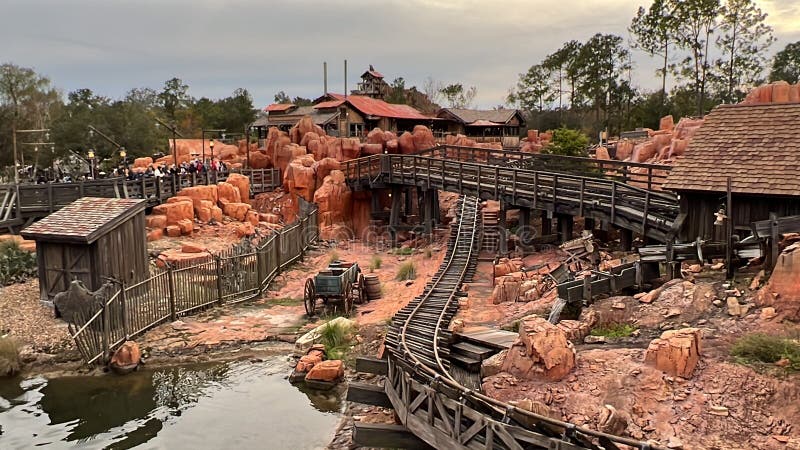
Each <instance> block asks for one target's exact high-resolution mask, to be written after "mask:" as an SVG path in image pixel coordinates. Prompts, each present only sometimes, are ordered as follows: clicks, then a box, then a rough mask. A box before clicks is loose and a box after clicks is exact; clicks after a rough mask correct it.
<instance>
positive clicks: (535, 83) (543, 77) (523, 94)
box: [506, 64, 550, 112]
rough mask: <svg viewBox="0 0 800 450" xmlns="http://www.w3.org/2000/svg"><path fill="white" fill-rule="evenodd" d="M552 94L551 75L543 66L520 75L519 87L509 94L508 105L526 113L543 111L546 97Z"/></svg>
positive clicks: (532, 67)
mask: <svg viewBox="0 0 800 450" xmlns="http://www.w3.org/2000/svg"><path fill="white" fill-rule="evenodd" d="M549 94H550V73H549V72H548V71H547V70H546V69H545V68H544V67H543V66H542V65H541V64H536V65H533V66H531V67H530V69H528V71H527V72H525V73H521V74H519V81H517V86H516V87H515V88H514V89H512V90H511V92H509V93H508V96H507V97H506V103H508V104H510V105H517V106H518V107H519V108H521V109H524V110H526V111H534V110H538V111H540V112H541V111H543V110H544V101H545V97H547V96H548V95H549Z"/></svg>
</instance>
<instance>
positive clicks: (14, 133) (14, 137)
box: [11, 123, 52, 183]
mask: <svg viewBox="0 0 800 450" xmlns="http://www.w3.org/2000/svg"><path fill="white" fill-rule="evenodd" d="M13 125H14V127H13V129H12V132H11V134H12V137H11V144H12V147H13V148H14V183H19V166H20V161H19V160H18V157H19V159H21V160H22V165H23V166H24V165H25V154H24V152H23V153H21V154H18V153H17V133H44V138H45V141H49V140H50V129H49V128H41V129H36V130H17V129H16V123H14V124H13ZM26 144H27V145H34V146H35V147H34V148H37V147H38V145H41V144H47V145H52V142H46V143H38V142H30V143H28V142H24V143H23V145H26ZM37 155H38V154H37ZM34 170H35V168H34Z"/></svg>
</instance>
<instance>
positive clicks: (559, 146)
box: [542, 127, 589, 156]
mask: <svg viewBox="0 0 800 450" xmlns="http://www.w3.org/2000/svg"><path fill="white" fill-rule="evenodd" d="M588 148H589V137H588V136H586V135H585V134H583V132H581V131H580V130H573V129H570V128H565V127H561V128H559V129H557V130H553V140H552V141H551V142H550V145H548V146H547V147H545V148H544V149H542V153H549V154H553V155H564V156H587V149H588Z"/></svg>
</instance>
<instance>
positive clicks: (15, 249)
mask: <svg viewBox="0 0 800 450" xmlns="http://www.w3.org/2000/svg"><path fill="white" fill-rule="evenodd" d="M35 275H36V255H35V254H33V253H31V252H27V251H25V250H23V249H21V248H20V247H19V244H17V242H16V241H5V242H2V243H0V284H2V285H6V284H11V283H17V282H21V281H24V280H25V279H26V278H28V277H32V276H35Z"/></svg>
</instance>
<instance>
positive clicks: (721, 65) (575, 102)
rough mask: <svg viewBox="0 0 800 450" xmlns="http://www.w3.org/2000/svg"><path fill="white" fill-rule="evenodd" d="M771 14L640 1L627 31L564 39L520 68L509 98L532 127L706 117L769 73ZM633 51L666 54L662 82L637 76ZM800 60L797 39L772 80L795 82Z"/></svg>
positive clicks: (686, 0)
mask: <svg viewBox="0 0 800 450" xmlns="http://www.w3.org/2000/svg"><path fill="white" fill-rule="evenodd" d="M766 18H767V14H766V13H764V12H763V11H762V10H761V9H760V8H759V7H758V6H757V5H756V4H755V2H754V0H653V2H652V3H651V4H650V5H649V6H641V7H639V9H638V11H637V12H636V14H635V16H634V17H633V18H632V20H631V23H630V26H629V28H628V31H629V36H628V39H626V38H623V37H622V36H618V35H614V34H602V33H598V34H595V35H594V36H592V37H591V38H589V39H588V40H587V41H585V42H579V41H577V40H572V41H569V42H566V43H564V44H563V45H562V46H561V47H560V48H558V49H557V50H555V51H554V52H552V53H550V54H549V55H547V56H546V57H545V58H544V59H543V60H542V61H540V62H539V63H537V64H534V65H533V66H531V67H530V68H529V69H528V71H527V72H525V73H523V74H520V76H519V79H518V81H517V83H516V85H515V87H514V88H512V89H511V90H510V92H509V94H508V96H507V99H506V101H507V104H509V105H514V106H516V107H518V108H520V109H523V110H526V111H528V112H530V116H531V118H532V121H531V122H532V123H531V125H533V126H534V127H537V128H542V129H547V128H557V127H559V126H564V125H565V126H569V127H573V128H581V129H583V130H585V131H589V132H592V133H594V132H597V131H600V130H608V131H610V132H611V133H618V132H619V131H622V130H627V129H632V128H635V127H640V126H644V127H655V126H657V125H658V119H659V118H660V117H662V116H664V115H667V114H673V115H674V116H676V117H683V116H702V115H704V114H705V113H707V112H708V111H710V110H711V109H712V108H713V107H714V106H716V105H718V104H720V103H735V102H738V101H741V100H742V99H743V98H744V96H745V95H746V94H747V92H748V90H749V89H751V88H752V87H754V86H756V85H758V84H760V83H762V82H764V81H765V77H764V68H765V67H767V66H768V61H767V56H766V55H767V50H768V49H769V48H770V46H771V45H772V44H773V43H774V41H775V38H774V36H773V29H772V27H771V26H770V25H768V24H767V23H766ZM633 50H639V51H642V52H644V53H645V54H647V55H648V56H649V57H651V58H654V59H655V60H657V61H658V62H659V68H658V69H657V70H656V75H657V76H658V77H659V80H660V89H658V90H656V91H648V90H643V89H640V88H637V87H636V86H635V85H634V84H633V83H632V78H633V71H634V65H633V62H632V57H631V53H632V51H633ZM798 66H800V43H794V44H789V46H787V47H786V49H784V50H782V51H781V52H779V53H778V54H777V55H776V57H775V59H774V60H773V67H772V70H771V72H770V75H769V79H770V80H777V79H784V80H786V81H789V82H797V75H798V74H797V72H798ZM669 85H672V88H671V89H668V86H669Z"/></svg>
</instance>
